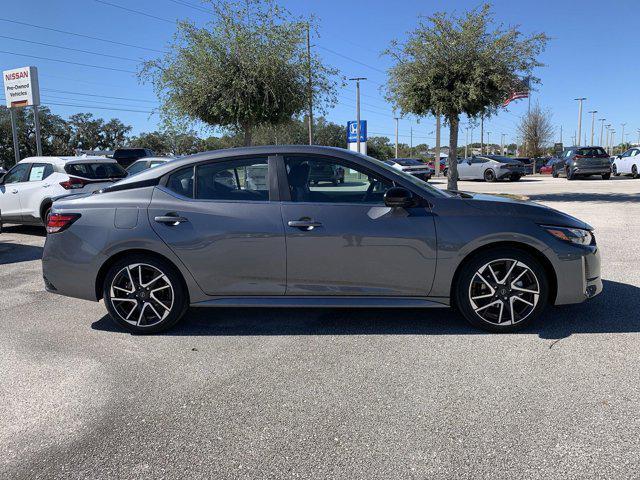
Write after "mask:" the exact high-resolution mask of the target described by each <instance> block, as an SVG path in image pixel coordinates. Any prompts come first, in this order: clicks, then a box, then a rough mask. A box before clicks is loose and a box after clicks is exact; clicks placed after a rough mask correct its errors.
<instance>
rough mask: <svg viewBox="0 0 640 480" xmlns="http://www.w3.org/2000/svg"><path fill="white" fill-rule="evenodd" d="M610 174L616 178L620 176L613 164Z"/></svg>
mask: <svg viewBox="0 0 640 480" xmlns="http://www.w3.org/2000/svg"><path fill="white" fill-rule="evenodd" d="M611 173H613V175H614V176H615V177H617V176H618V175H620V174H619V173H618V166H617V165H616V164H615V163H614V164H613V165H611Z"/></svg>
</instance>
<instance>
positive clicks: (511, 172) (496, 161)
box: [458, 155, 526, 182]
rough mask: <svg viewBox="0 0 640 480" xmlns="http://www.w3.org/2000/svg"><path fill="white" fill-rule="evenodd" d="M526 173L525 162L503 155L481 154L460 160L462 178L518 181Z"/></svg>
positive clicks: (460, 175)
mask: <svg viewBox="0 0 640 480" xmlns="http://www.w3.org/2000/svg"><path fill="white" fill-rule="evenodd" d="M525 174H526V172H525V167H524V164H523V163H522V162H520V161H518V160H514V159H513V158H510V157H503V156H501V155H480V156H473V157H471V158H467V159H464V158H462V159H459V160H458V178H460V180H484V181H485V182H495V181H496V180H511V181H513V182H517V181H518V180H520V178H522V177H523V176H524V175H525Z"/></svg>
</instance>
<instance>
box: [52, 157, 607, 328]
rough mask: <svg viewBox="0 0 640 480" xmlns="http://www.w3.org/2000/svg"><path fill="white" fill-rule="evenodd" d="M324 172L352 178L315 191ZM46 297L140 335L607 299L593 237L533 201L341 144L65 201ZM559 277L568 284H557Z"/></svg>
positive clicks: (178, 172)
mask: <svg viewBox="0 0 640 480" xmlns="http://www.w3.org/2000/svg"><path fill="white" fill-rule="evenodd" d="M319 166H328V167H331V168H333V169H342V170H343V171H344V175H345V179H344V183H339V184H338V185H333V184H332V183H319V184H314V182H312V181H311V180H310V172H312V171H314V169H315V170H317V169H318V168H319ZM47 229H48V232H49V235H48V237H47V240H46V243H45V247H44V256H43V260H42V262H43V274H44V281H45V284H46V288H47V289H48V290H49V291H51V292H56V293H60V294H63V295H68V296H72V297H78V298H82V299H86V300H93V301H98V300H100V299H104V301H105V305H106V307H107V309H108V310H109V313H110V314H111V316H112V317H113V319H114V320H115V321H116V322H117V323H118V324H120V325H121V326H123V327H125V328H128V329H130V330H132V331H135V332H142V333H148V332H157V331H160V330H162V329H165V328H168V327H170V326H172V325H174V324H175V323H176V322H177V321H178V320H179V319H180V318H181V317H182V316H183V314H184V313H185V311H186V309H187V307H188V306H190V305H191V306H194V307H229V306H234V307H275V306H278V307H313V308H316V307H325V308H326V307H384V308H390V307H403V308H406V307H416V308H439V307H450V306H453V307H455V308H457V309H458V310H459V312H460V313H461V314H462V315H463V316H464V317H465V318H466V319H467V320H468V321H469V322H470V323H471V324H473V325H475V326H477V327H480V328H484V329H487V330H492V331H498V332H507V331H513V330H515V329H518V328H521V327H523V326H525V325H527V324H528V323H530V322H531V321H533V320H534V319H535V318H536V317H537V316H538V315H539V314H540V312H541V311H542V310H543V309H544V307H545V305H546V304H548V303H551V304H555V305H561V304H570V303H578V302H582V301H584V300H586V299H587V298H589V297H593V296H594V295H597V294H598V293H600V291H601V290H602V281H601V279H600V254H599V251H598V247H597V245H596V241H595V237H594V236H593V234H592V228H591V227H590V226H589V225H587V224H585V223H584V222H581V221H580V220H577V219H575V218H573V217H570V216H569V215H565V214H563V213H561V212H558V211H555V210H552V209H550V208H546V207H543V206H541V205H537V204H534V203H529V202H523V201H516V200H511V199H505V198H499V197H492V196H486V195H468V194H463V193H458V192H446V191H441V190H438V189H436V188H434V187H432V186H430V185H428V184H426V183H425V182H423V181H421V180H418V179H416V178H415V177H413V176H411V175H409V174H406V173H404V172H402V171H400V170H397V169H395V168H392V167H390V166H388V165H386V164H384V163H383V162H380V161H378V160H374V159H372V158H370V157H366V156H364V155H360V154H356V153H353V152H349V151H347V150H343V149H338V148H328V147H309V146H280V147H256V148H243V149H234V150H226V151H217V152H208V153H202V154H198V155H193V156H191V157H186V158H183V159H179V160H174V161H172V162H168V163H165V164H164V165H160V166H157V167H155V168H153V169H150V170H146V171H144V172H141V173H139V174H138V175H135V176H132V177H129V178H127V179H125V180H122V181H120V182H118V183H116V184H114V185H113V186H110V187H108V188H105V189H104V190H102V191H101V192H99V193H97V194H94V195H83V196H78V197H74V198H69V199H63V200H61V201H57V202H55V203H54V205H53V210H52V215H51V216H50V218H49V222H48V226H47ZM560 279H561V281H560Z"/></svg>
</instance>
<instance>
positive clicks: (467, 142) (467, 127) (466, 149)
mask: <svg viewBox="0 0 640 480" xmlns="http://www.w3.org/2000/svg"><path fill="white" fill-rule="evenodd" d="M465 130H466V132H467V135H466V137H465V140H466V143H465V144H464V158H465V159H466V158H469V125H467V126H466V127H465ZM638 131H639V132H640V130H638Z"/></svg>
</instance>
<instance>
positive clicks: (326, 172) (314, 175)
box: [309, 163, 344, 185]
mask: <svg viewBox="0 0 640 480" xmlns="http://www.w3.org/2000/svg"><path fill="white" fill-rule="evenodd" d="M309 179H310V181H311V183H313V184H315V185H317V184H319V183H320V182H329V183H332V184H333V185H338V184H339V183H344V168H340V167H337V166H335V165H324V164H321V163H315V164H313V166H312V167H311V172H310V173H309Z"/></svg>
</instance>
